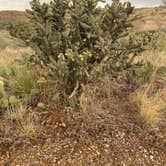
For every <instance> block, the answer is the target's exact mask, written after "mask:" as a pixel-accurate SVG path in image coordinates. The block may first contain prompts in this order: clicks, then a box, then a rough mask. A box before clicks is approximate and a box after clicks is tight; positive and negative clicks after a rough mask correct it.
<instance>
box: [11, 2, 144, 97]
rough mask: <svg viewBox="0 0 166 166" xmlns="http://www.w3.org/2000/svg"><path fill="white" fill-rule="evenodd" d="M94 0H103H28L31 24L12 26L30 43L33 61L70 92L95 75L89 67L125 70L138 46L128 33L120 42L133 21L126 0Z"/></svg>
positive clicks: (115, 70) (100, 69)
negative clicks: (105, 0)
mask: <svg viewBox="0 0 166 166" xmlns="http://www.w3.org/2000/svg"><path fill="white" fill-rule="evenodd" d="M99 2H103V1H102V0H81V1H80V0H63V1H62V0H53V1H51V2H50V3H43V4H40V2H39V0H32V1H31V3H30V4H31V10H27V13H28V15H29V19H30V25H29V26H26V25H22V26H21V25H20V26H17V27H13V28H12V29H11V34H12V35H14V36H16V37H19V38H21V39H22V40H24V41H25V42H26V43H27V44H29V45H30V46H31V47H33V48H34V50H35V51H36V55H37V59H38V62H40V64H42V65H43V66H44V67H46V68H47V69H48V70H49V71H50V74H51V75H52V76H54V77H55V80H56V81H57V82H58V84H59V85H60V86H61V88H62V90H64V91H65V93H67V94H68V95H70V96H72V94H74V93H73V92H76V91H78V90H80V88H81V85H82V84H87V82H88V81H90V79H91V80H93V79H94V78H93V77H92V75H93V74H94V71H96V70H97V71H99V72H103V71H105V70H109V71H110V73H113V72H114V73H117V72H119V71H123V70H127V69H128V68H131V67H133V60H134V57H135V56H137V55H138V53H139V52H140V51H143V49H142V46H141V44H140V43H139V42H135V41H134V40H133V39H131V38H130V39H129V40H125V42H123V43H122V42H121V39H123V38H125V37H126V36H127V35H128V32H129V30H130V29H131V27H132V25H131V21H132V20H131V19H130V15H131V14H132V12H133V9H134V8H133V7H132V6H131V4H130V3H129V2H125V3H120V2H119V0H113V3H112V4H111V5H106V6H105V7H104V8H101V7H99V6H98V3H99Z"/></svg>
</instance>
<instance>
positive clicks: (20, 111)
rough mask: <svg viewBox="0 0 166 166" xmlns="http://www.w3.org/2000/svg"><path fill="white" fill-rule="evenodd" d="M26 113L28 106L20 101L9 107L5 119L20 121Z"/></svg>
mask: <svg viewBox="0 0 166 166" xmlns="http://www.w3.org/2000/svg"><path fill="white" fill-rule="evenodd" d="M25 113H26V107H25V106H24V105H23V104H21V103H20V104H18V105H17V106H11V107H8V109H7V110H6V112H5V119H7V120H10V121H19V120H22V119H23V117H24V114H25Z"/></svg>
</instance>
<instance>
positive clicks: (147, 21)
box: [0, 7, 166, 31]
mask: <svg viewBox="0 0 166 166" xmlns="http://www.w3.org/2000/svg"><path fill="white" fill-rule="evenodd" d="M134 15H140V16H141V18H140V19H139V20H137V21H135V22H134V23H133V25H134V31H142V30H156V29H161V28H166V7H155V8H141V9H136V10H135V12H134ZM24 22H28V19H27V17H26V14H25V12H21V11H0V24H2V23H5V24H6V23H24Z"/></svg>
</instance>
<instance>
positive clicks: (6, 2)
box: [0, 0, 162, 10]
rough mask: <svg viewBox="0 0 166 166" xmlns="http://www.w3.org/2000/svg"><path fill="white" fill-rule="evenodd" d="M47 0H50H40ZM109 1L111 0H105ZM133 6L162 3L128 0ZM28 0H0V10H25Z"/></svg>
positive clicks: (160, 2) (152, 5)
mask: <svg viewBox="0 0 166 166" xmlns="http://www.w3.org/2000/svg"><path fill="white" fill-rule="evenodd" d="M40 1H41V2H44V1H45V2H48V1H50V0H40ZM107 1H108V2H110V1H111V0H107ZM121 1H123V2H124V1H126V0H121ZM129 1H130V2H131V3H132V4H133V5H134V6H135V7H154V6H159V5H161V4H162V0H129ZM29 2H30V0H0V10H25V9H27V8H29Z"/></svg>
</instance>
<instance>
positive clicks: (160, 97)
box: [134, 90, 166, 126]
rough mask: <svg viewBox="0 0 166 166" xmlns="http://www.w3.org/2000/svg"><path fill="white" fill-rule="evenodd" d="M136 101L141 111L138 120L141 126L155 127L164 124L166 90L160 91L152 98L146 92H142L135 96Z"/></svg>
mask: <svg viewBox="0 0 166 166" xmlns="http://www.w3.org/2000/svg"><path fill="white" fill-rule="evenodd" d="M134 100H135V102H136V104H137V107H138V110H139V115H138V118H139V120H140V122H141V124H143V125H150V126H154V125H157V124H158V123H160V122H163V120H164V119H163V117H164V109H165V108H166V90H165V91H158V92H157V93H156V94H154V95H152V96H149V95H148V92H146V90H145V91H144V90H141V91H138V92H137V93H136V94H135V95H134Z"/></svg>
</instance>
